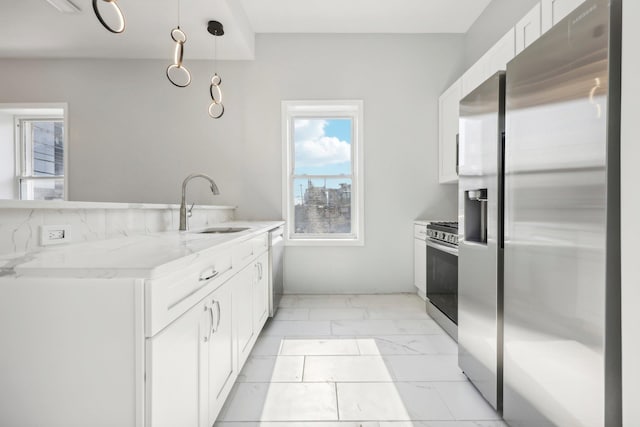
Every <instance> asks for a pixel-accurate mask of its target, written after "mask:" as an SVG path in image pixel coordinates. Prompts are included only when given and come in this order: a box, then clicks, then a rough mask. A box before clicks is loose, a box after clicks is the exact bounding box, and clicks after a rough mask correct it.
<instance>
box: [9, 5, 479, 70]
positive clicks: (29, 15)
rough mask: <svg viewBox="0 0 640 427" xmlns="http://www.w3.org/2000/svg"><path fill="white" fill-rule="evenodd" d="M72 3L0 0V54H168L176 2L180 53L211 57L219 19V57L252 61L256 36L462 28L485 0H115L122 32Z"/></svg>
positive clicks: (85, 7) (452, 30) (454, 30)
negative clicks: (210, 25)
mask: <svg viewBox="0 0 640 427" xmlns="http://www.w3.org/2000/svg"><path fill="white" fill-rule="evenodd" d="M71 1H73V2H74V3H75V4H76V5H77V6H79V7H80V9H81V11H80V12H79V13H75V14H69V13H61V12H59V11H58V10H56V9H55V8H54V7H53V6H51V5H50V4H49V3H48V2H47V1H46V0H2V1H0V57H5V58H53V57H55V58H167V57H171V56H172V55H173V46H174V43H173V41H172V40H171V37H170V31H171V29H172V28H173V27H175V26H176V25H177V23H178V1H180V6H181V7H180V9H181V12H180V24H181V25H180V26H181V28H182V29H183V30H184V32H185V33H186V34H187V42H186V43H185V45H184V47H185V56H186V57H189V58H191V59H211V58H212V56H213V52H214V37H213V36H212V35H210V34H209V33H208V32H207V31H206V26H207V22H208V21H209V20H217V21H220V22H222V24H223V25H224V29H225V35H224V36H222V37H220V38H219V39H218V44H217V50H218V52H217V56H218V58H219V59H253V58H254V48H255V34H256V33H391V34H398V33H465V32H466V31H467V30H468V29H469V27H470V26H471V25H472V24H473V22H474V21H475V20H476V19H477V18H478V16H479V15H480V14H481V13H482V11H483V10H484V9H485V8H486V6H487V5H488V4H489V3H490V1H491V0H394V1H393V2H390V1H382V0H146V1H145V0H118V4H119V5H120V8H121V9H122V11H123V13H124V15H125V18H126V22H127V28H126V30H125V32H124V33H122V34H111V33H109V32H108V31H107V30H105V29H104V28H103V27H102V26H101V25H100V23H99V22H98V20H97V19H96V18H95V15H94V13H93V8H92V6H91V0H71ZM98 1H99V2H100V1H102V0H98Z"/></svg>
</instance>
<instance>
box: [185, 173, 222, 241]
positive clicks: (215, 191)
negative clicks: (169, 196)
mask: <svg viewBox="0 0 640 427" xmlns="http://www.w3.org/2000/svg"><path fill="white" fill-rule="evenodd" d="M193 178H204V179H206V180H207V181H209V188H211V193H213V194H214V195H218V194H220V190H218V186H217V185H216V183H215V181H214V180H213V179H212V178H211V177H210V176H208V175H205V174H202V173H192V174H191V175H189V176H187V177H186V178H185V179H184V181H182V199H181V201H180V228H179V230H180V231H187V229H188V228H189V225H188V224H187V200H186V196H187V184H188V183H189V181H191V180H192V179H193Z"/></svg>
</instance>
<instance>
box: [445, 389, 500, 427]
mask: <svg viewBox="0 0 640 427" xmlns="http://www.w3.org/2000/svg"><path fill="white" fill-rule="evenodd" d="M433 386H434V387H435V389H436V390H437V391H438V393H439V394H440V397H442V400H444V403H445V404H446V405H447V407H448V408H449V410H450V411H451V413H453V416H454V417H455V418H456V419H457V420H499V419H500V416H499V415H498V414H497V413H496V412H495V411H494V410H493V408H492V407H491V406H490V405H489V404H488V403H487V402H486V401H485V400H484V398H482V396H481V395H480V393H478V391H477V390H476V389H475V388H474V387H473V385H471V383H469V382H459V383H456V382H443V383H433Z"/></svg>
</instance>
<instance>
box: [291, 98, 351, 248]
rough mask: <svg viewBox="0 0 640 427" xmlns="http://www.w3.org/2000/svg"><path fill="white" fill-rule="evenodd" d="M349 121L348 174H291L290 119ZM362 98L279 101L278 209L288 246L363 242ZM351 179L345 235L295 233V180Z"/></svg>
mask: <svg viewBox="0 0 640 427" xmlns="http://www.w3.org/2000/svg"><path fill="white" fill-rule="evenodd" d="M297 118H309V119H339V118H349V119H351V120H352V122H351V123H352V129H351V137H352V138H351V175H295V174H294V172H295V161H294V141H293V135H294V132H293V126H294V119H297ZM363 146H364V144H363V101H362V100H322V101H313V100H311V101H306V100H300V101H282V156H283V157H282V160H283V161H282V165H283V167H282V212H283V216H284V219H285V221H286V225H285V233H284V237H285V244H286V245H288V246H363V245H364V165H363V163H364V161H363V160H364V156H363V153H364V150H363ZM300 178H303V179H304V178H309V179H324V178H327V179H334V178H350V179H351V230H352V232H351V233H349V234H337V233H335V234H334V233H321V234H297V233H295V230H294V229H293V227H292V225H293V223H294V219H295V200H294V199H295V191H294V190H293V185H294V181H295V179H300Z"/></svg>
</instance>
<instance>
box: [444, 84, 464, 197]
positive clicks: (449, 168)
mask: <svg viewBox="0 0 640 427" xmlns="http://www.w3.org/2000/svg"><path fill="white" fill-rule="evenodd" d="M461 90H462V80H461V79H459V80H458V81H457V82H455V83H454V84H453V85H451V87H450V88H449V89H447V90H446V91H445V92H444V93H443V94H442V95H440V100H439V106H438V107H439V109H438V111H439V117H438V143H439V145H438V148H439V150H438V160H439V167H438V172H439V181H440V183H441V184H444V183H456V182H458V171H457V170H456V169H457V162H458V158H457V150H458V147H457V144H458V118H459V115H460V98H461V95H462V92H461Z"/></svg>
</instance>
